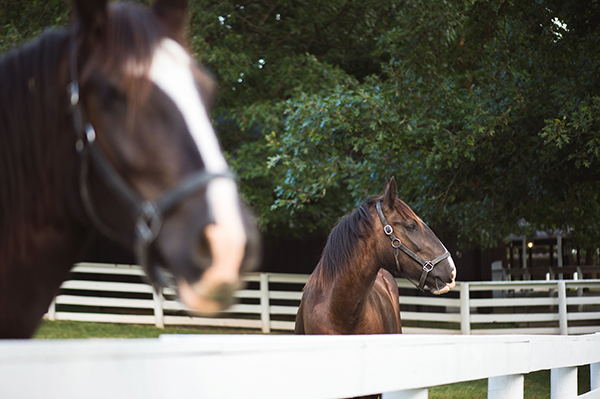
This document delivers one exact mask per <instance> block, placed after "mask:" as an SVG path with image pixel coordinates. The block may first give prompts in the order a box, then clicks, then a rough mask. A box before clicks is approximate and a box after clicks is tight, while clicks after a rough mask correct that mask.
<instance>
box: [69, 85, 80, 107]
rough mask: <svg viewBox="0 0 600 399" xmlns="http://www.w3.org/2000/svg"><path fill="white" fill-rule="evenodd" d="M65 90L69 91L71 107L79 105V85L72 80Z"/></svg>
mask: <svg viewBox="0 0 600 399" xmlns="http://www.w3.org/2000/svg"><path fill="white" fill-rule="evenodd" d="M67 90H69V94H70V95H71V99H70V100H71V106H75V105H77V103H79V85H78V84H77V81H76V80H74V81H72V82H71V83H69V86H67Z"/></svg>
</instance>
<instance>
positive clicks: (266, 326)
mask: <svg viewBox="0 0 600 399" xmlns="http://www.w3.org/2000/svg"><path fill="white" fill-rule="evenodd" d="M270 306H271V303H270V299H269V275H268V274H267V273H261V274H260V320H261V322H262V332H263V333H270V332H271V312H270V309H269V308H270Z"/></svg>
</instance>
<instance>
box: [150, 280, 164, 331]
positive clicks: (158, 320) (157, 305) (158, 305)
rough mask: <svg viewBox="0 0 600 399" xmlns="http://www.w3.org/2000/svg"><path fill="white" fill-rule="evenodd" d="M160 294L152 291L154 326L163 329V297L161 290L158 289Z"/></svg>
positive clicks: (154, 290)
mask: <svg viewBox="0 0 600 399" xmlns="http://www.w3.org/2000/svg"><path fill="white" fill-rule="evenodd" d="M159 290H160V292H157V291H156V288H154V289H153V290H152V299H153V300H154V319H155V321H154V324H156V327H158V328H165V316H164V312H163V306H162V305H163V304H162V302H163V295H162V289H161V288H159Z"/></svg>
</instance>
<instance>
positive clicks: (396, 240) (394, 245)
mask: <svg viewBox="0 0 600 399" xmlns="http://www.w3.org/2000/svg"><path fill="white" fill-rule="evenodd" d="M396 243H397V244H396ZM400 245H402V241H400V239H399V238H398V237H395V238H393V239H392V248H395V249H398V248H400Z"/></svg>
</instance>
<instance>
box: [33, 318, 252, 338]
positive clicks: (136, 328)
mask: <svg viewBox="0 0 600 399" xmlns="http://www.w3.org/2000/svg"><path fill="white" fill-rule="evenodd" d="M161 334H260V331H259V330H243V329H239V328H214V327H165V328H157V327H153V326H149V325H133V324H112V323H86V322H80V321H49V320H44V321H43V322H42V324H41V325H40V327H39V328H38V330H37V331H36V333H35V335H34V336H33V338H35V339H66V338H156V337H158V336H159V335H161Z"/></svg>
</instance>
